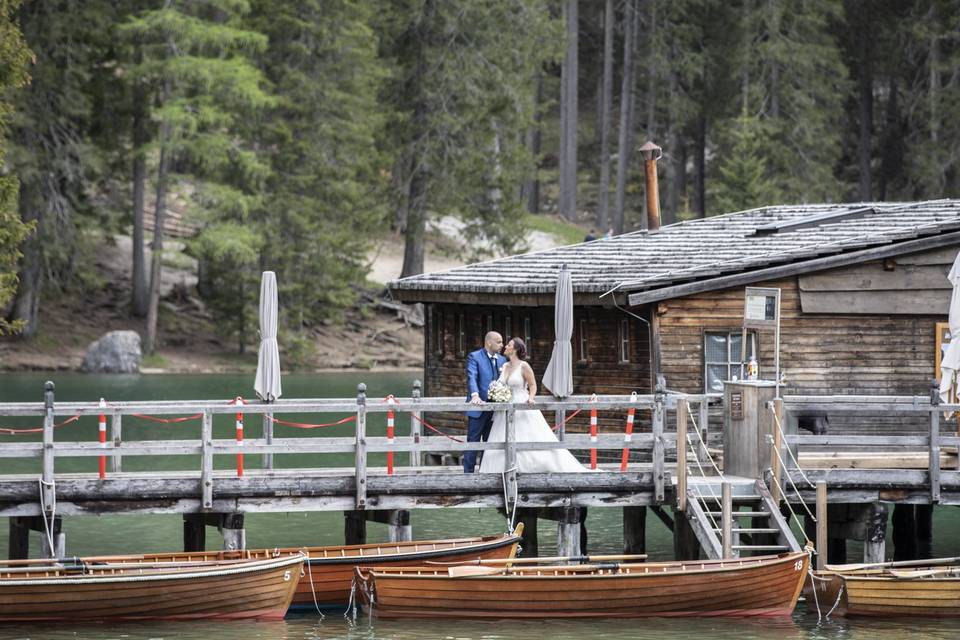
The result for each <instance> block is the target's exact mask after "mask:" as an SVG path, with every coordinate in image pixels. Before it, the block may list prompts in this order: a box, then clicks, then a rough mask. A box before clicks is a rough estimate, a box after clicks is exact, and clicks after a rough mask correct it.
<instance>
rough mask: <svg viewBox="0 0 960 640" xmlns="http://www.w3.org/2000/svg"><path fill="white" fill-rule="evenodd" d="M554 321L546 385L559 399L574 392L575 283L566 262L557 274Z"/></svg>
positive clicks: (544, 375)
mask: <svg viewBox="0 0 960 640" xmlns="http://www.w3.org/2000/svg"><path fill="white" fill-rule="evenodd" d="M553 304H554V308H553V314H554V315H553V324H554V331H555V333H556V340H555V341H554V343H553V353H552V354H551V355H550V363H549V364H548V365H547V370H546V371H545V372H544V374H543V386H544V387H546V388H547V389H549V390H550V392H551V393H552V394H553V395H555V396H556V397H558V398H567V397H569V396H571V395H573V348H572V347H571V345H570V339H571V338H573V283H572V282H571V278H570V271H569V270H567V265H563V266H562V267H561V268H560V273H559V274H558V275H557V294H556V298H555V299H554V303H553Z"/></svg>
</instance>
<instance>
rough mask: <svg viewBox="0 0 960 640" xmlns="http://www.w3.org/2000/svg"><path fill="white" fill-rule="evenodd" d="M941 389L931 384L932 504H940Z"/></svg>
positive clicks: (934, 382)
mask: <svg viewBox="0 0 960 640" xmlns="http://www.w3.org/2000/svg"><path fill="white" fill-rule="evenodd" d="M939 405H940V388H939V385H938V383H937V381H936V380H933V381H932V382H931V384H930V451H929V457H928V461H929V462H928V464H927V469H928V471H929V477H930V502H931V503H933V504H937V503H938V502H940V407H939Z"/></svg>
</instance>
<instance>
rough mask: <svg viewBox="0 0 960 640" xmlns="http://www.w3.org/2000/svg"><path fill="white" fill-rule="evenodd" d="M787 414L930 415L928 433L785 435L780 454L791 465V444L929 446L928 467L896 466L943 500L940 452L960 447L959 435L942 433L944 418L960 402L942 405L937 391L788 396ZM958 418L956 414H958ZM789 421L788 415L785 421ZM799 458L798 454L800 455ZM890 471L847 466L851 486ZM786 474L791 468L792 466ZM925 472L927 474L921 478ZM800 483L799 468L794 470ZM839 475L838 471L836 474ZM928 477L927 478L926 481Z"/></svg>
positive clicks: (907, 478)
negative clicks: (879, 394)
mask: <svg viewBox="0 0 960 640" xmlns="http://www.w3.org/2000/svg"><path fill="white" fill-rule="evenodd" d="M783 403H784V416H785V417H786V416H789V414H790V413H791V412H811V411H816V412H824V413H827V414H831V413H840V414H842V413H865V414H895V415H903V416H925V417H926V420H927V421H928V422H929V430H928V432H927V433H926V434H925V435H910V434H907V435H901V434H893V435H830V434H828V435H819V436H818V435H812V434H810V435H807V434H802V435H801V434H786V436H785V438H784V439H783V443H782V445H781V447H780V451H781V457H782V458H783V460H785V461H787V462H788V467H791V466H794V464H795V463H793V462H792V456H790V455H789V453H788V452H787V450H786V447H788V446H791V445H794V446H796V447H797V448H798V451H799V450H800V449H803V450H809V449H833V450H836V449H837V448H840V447H858V451H862V452H865V453H869V452H871V451H874V452H876V451H879V450H891V449H895V450H900V451H905V450H910V449H912V450H914V451H922V450H924V449H925V450H926V453H927V469H926V471H923V470H916V471H910V470H903V469H899V470H895V471H897V472H898V474H899V476H900V478H901V481H902V482H906V483H907V484H910V485H912V486H914V487H917V486H923V485H926V486H927V487H928V488H929V500H930V502H931V503H934V504H935V503H937V502H940V494H941V482H942V473H941V468H940V466H941V465H940V454H941V450H942V448H943V447H945V446H949V447H956V446H958V445H960V437H958V435H957V434H956V429H954V430H953V431H954V435H944V434H943V433H941V422H942V421H943V415H944V414H945V413H951V412H957V411H960V404H940V398H939V394H938V393H937V392H936V389H934V390H933V392H932V393H931V395H930V396H786V397H785V398H784V399H783ZM954 419H955V418H954ZM783 423H784V425H785V424H786V419H784V421H783ZM798 457H799V456H798ZM878 471H880V472H881V473H883V472H886V474H887V475H888V476H889V475H890V472H891V471H892V470H886V469H884V470H854V469H851V470H845V473H844V476H845V482H846V483H847V484H849V485H850V486H856V485H857V484H862V485H863V486H870V485H875V484H877V482H876V481H875V476H877V475H878V473H877V472H878ZM786 472H788V473H789V472H790V470H789V468H788V469H787V470H786ZM922 474H926V478H925V479H924V478H920V477H919V476H920V475H922ZM792 475H793V476H794V477H793V479H794V481H795V482H799V481H800V478H799V477H797V476H798V475H799V472H794V473H793V474H792ZM834 475H839V474H838V473H835V474H834ZM924 480H925V481H924Z"/></svg>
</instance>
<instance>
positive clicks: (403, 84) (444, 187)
mask: <svg viewBox="0 0 960 640" xmlns="http://www.w3.org/2000/svg"><path fill="white" fill-rule="evenodd" d="M390 6H391V10H390V11H389V14H388V16H385V18H384V23H385V25H384V27H385V29H384V38H385V46H384V53H385V54H386V55H387V56H389V57H390V58H391V59H392V60H394V64H395V72H394V74H393V76H392V78H391V82H390V83H389V84H388V85H387V88H386V94H385V95H386V96H388V99H389V101H390V106H391V108H392V110H393V111H394V112H395V113H397V114H398V115H397V117H396V118H395V119H393V120H392V121H391V122H390V125H389V130H390V135H391V137H390V143H391V144H392V145H395V148H396V149H398V152H397V156H396V157H397V161H396V163H395V165H394V172H396V176H397V179H396V180H395V184H397V185H398V186H399V188H398V190H397V196H398V198H397V201H398V208H401V209H403V210H404V211H406V221H405V227H406V228H405V251H404V266H403V271H402V275H403V276H409V275H415V274H418V273H421V272H422V271H423V257H424V236H425V234H426V229H427V219H428V217H429V216H430V215H456V216H458V217H460V218H461V219H462V220H464V221H465V222H466V227H465V233H466V236H467V238H466V239H467V240H468V242H469V243H470V244H471V246H474V247H476V248H477V249H476V251H474V252H473V255H472V256H471V257H479V256H481V255H484V254H486V255H489V250H488V249H486V247H489V246H491V245H492V244H497V245H500V246H501V247H503V250H504V251H510V250H512V249H514V248H516V247H517V246H518V244H519V242H520V234H519V230H520V225H521V224H522V217H523V216H522V208H521V206H520V205H521V203H520V202H519V199H516V198H514V197H513V195H512V194H516V193H519V186H520V185H521V184H522V183H523V181H524V180H525V179H526V178H527V177H528V176H529V174H530V168H531V165H532V159H531V157H530V154H529V152H528V151H527V149H525V148H524V145H523V144H522V136H521V134H522V132H524V131H526V129H527V128H528V127H529V126H530V124H531V123H532V122H533V112H534V107H535V103H534V98H533V91H532V86H531V85H532V83H531V82H530V78H531V77H533V75H534V73H535V72H536V71H537V70H538V69H540V68H541V66H542V64H543V63H544V62H545V61H546V60H552V59H556V56H557V54H558V49H559V45H560V43H562V36H561V35H560V34H561V31H560V27H562V25H560V24H559V23H558V21H557V19H556V18H555V17H552V16H551V14H550V11H549V10H548V3H547V2H546V0H517V1H514V2H505V1H504V0H479V1H478V0H445V1H443V2H440V1H438V0H407V2H404V3H390Z"/></svg>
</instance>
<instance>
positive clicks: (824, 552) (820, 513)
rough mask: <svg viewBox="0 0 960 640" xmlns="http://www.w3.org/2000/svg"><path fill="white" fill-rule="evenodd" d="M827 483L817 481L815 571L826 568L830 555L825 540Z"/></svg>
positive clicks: (828, 544) (828, 545)
mask: <svg viewBox="0 0 960 640" xmlns="http://www.w3.org/2000/svg"><path fill="white" fill-rule="evenodd" d="M827 531H828V529H827V483H826V481H825V480H818V481H817V571H823V570H824V569H825V568H826V565H827V562H828V558H829V557H830V543H829V542H828V541H827Z"/></svg>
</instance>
